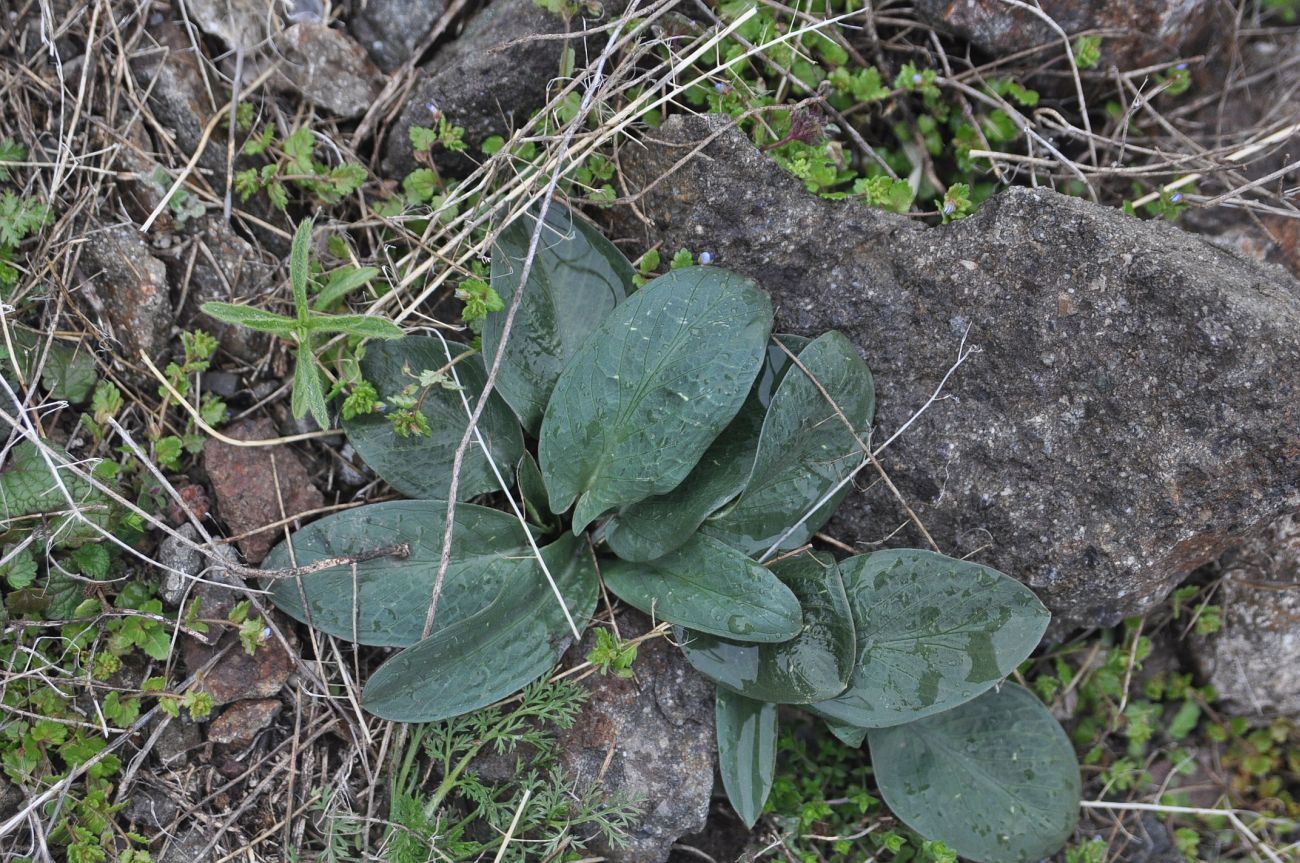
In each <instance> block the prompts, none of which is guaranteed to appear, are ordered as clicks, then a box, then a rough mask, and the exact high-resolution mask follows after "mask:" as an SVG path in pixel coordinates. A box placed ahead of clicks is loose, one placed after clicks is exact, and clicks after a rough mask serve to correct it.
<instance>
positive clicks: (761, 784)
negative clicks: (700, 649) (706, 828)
mask: <svg viewBox="0 0 1300 863" xmlns="http://www.w3.org/2000/svg"><path fill="white" fill-rule="evenodd" d="M714 720H715V722H716V724H717V734H718V771H719V772H720V773H721V774H722V785H723V787H724V788H726V789H727V799H728V800H730V801H731V805H732V806H733V807H734V808H735V810H736V814H737V815H739V816H740V820H741V821H744V822H745V826H746V827H753V826H754V824H755V823H756V822H757V821H758V816H759V815H761V814H763V804H764V803H766V802H767V795H768V794H769V793H770V792H771V790H772V780H773V778H775V776H776V731H777V728H776V720H777V716H776V705H775V704H765V703H764V702H762V701H754V700H751V699H749V698H745V697H744V696H741V695H736V694H735V693H733V692H728V691H727V690H725V689H719V690H718V695H717V705H716V707H715V711H714Z"/></svg>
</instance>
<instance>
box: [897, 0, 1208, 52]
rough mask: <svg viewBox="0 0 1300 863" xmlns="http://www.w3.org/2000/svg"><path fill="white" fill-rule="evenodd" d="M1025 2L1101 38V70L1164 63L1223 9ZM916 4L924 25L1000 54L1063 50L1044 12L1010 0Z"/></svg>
mask: <svg viewBox="0 0 1300 863" xmlns="http://www.w3.org/2000/svg"><path fill="white" fill-rule="evenodd" d="M1024 5H1025V6H1033V5H1037V6H1038V7H1039V9H1040V10H1041V11H1042V12H1043V13H1044V14H1045V15H1046V16H1047V17H1048V18H1051V19H1052V21H1054V22H1056V24H1057V25H1058V26H1060V28H1061V29H1062V30H1064V31H1065V32H1066V34H1068V35H1070V36H1074V35H1075V34H1076V33H1085V32H1089V33H1091V32H1097V33H1102V34H1104V38H1103V40H1102V63H1103V64H1104V65H1103V68H1105V66H1108V65H1110V64H1114V65H1116V66H1118V67H1119V68H1120V69H1133V68H1137V67H1140V66H1146V65H1149V64H1152V63H1160V62H1167V61H1169V60H1172V59H1174V58H1176V57H1178V56H1180V55H1182V54H1184V53H1186V52H1187V51H1189V50H1190V49H1191V48H1192V47H1193V46H1194V45H1195V44H1196V42H1197V40H1199V39H1200V38H1201V37H1203V36H1204V35H1205V34H1206V33H1207V32H1209V31H1210V30H1211V29H1212V25H1213V24H1214V22H1215V21H1216V16H1217V15H1218V14H1219V8H1218V7H1219V6H1220V4H1218V3H1217V2H1215V0H1098V2H1089V3H1080V2H1079V0H1041V2H1039V3H1037V4H1034V3H1028V4H1024ZM913 7H914V8H915V10H916V13H917V15H918V16H919V17H920V18H921V20H922V21H925V22H926V23H927V24H929V25H931V26H932V27H936V28H939V29H942V30H948V31H951V32H952V33H954V34H955V35H957V36H960V37H962V38H963V39H967V40H969V41H970V42H971V43H972V44H973V45H974V46H975V47H976V48H979V49H980V50H981V51H984V52H985V53H988V54H990V55H993V56H995V57H1001V56H1005V55H1007V54H1014V53H1016V52H1018V51H1023V50H1024V49H1026V48H1030V47H1035V46H1038V45H1049V44H1050V45H1059V46H1061V47H1062V48H1064V45H1063V44H1062V41H1061V36H1060V34H1059V33H1058V32H1057V31H1056V30H1055V29H1054V28H1053V27H1052V26H1051V24H1049V23H1048V22H1047V21H1046V20H1044V17H1043V15H1039V14H1036V13H1034V12H1032V11H1030V10H1028V9H1025V8H1023V7H1016V6H1013V5H1011V4H1010V3H1007V2H1006V0H916V2H915V3H913ZM1222 32H1223V33H1224V34H1225V35H1227V34H1228V33H1231V32H1232V31H1231V30H1230V29H1225V30H1224V31H1222Z"/></svg>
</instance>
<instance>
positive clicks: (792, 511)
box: [703, 331, 876, 555]
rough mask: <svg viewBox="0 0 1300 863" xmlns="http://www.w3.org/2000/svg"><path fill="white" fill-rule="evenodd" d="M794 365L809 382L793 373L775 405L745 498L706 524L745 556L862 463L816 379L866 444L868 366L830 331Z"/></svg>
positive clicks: (795, 539)
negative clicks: (797, 366) (804, 370)
mask: <svg viewBox="0 0 1300 863" xmlns="http://www.w3.org/2000/svg"><path fill="white" fill-rule="evenodd" d="M799 362H800V363H801V364H802V365H803V366H804V368H806V369H807V371H808V374H804V373H803V371H802V370H801V369H798V368H795V369H792V370H791V372H790V373H789V374H787V375H786V376H785V379H784V380H783V381H782V382H781V385H780V387H778V388H777V391H776V395H774V396H773V397H772V406H771V408H769V410H768V412H767V417H766V418H765V419H764V421H763V431H762V435H761V437H760V438H759V442H758V453H757V455H756V456H755V457H754V466H753V469H752V470H751V472H750V475H749V478H748V480H747V481H746V483H745V489H744V491H743V492H741V493H740V497H739V498H737V500H736V502H735V503H734V504H733V505H732V506H730V507H727V508H726V509H724V510H722V511H721V512H719V513H718V514H716V515H714V516H711V517H710V518H709V519H708V520H707V521H706V522H705V523H704V527H703V530H705V531H706V532H707V533H709V534H710V535H712V536H715V537H717V538H718V539H721V540H722V541H723V542H726V543H728V544H729V545H732V546H735V547H736V548H738V549H740V550H741V551H743V552H744V553H745V554H750V555H760V554H763V553H764V552H766V551H767V549H768V548H769V547H771V546H772V544H773V543H775V542H776V541H777V540H778V539H780V538H781V537H782V536H783V535H784V534H785V532H786V531H787V530H789V529H790V527H791V526H792V525H794V524H796V523H797V522H798V521H799V519H800V518H802V517H803V516H804V514H805V513H807V512H808V510H810V509H812V508H813V507H814V506H815V505H816V504H817V501H819V500H821V498H822V497H823V495H825V494H826V493H827V492H828V491H830V490H831V489H832V488H834V487H835V485H836V484H838V483H839V482H841V481H842V480H844V479H845V478H846V477H847V476H848V475H849V474H850V473H852V471H853V470H854V468H856V467H857V466H858V464H859V463H860V462H861V461H862V459H863V453H862V447H861V446H859V445H858V442H857V440H855V439H854V436H853V434H852V433H850V431H849V429H848V427H847V426H845V424H844V421H843V420H842V419H840V417H839V415H838V414H837V413H836V411H835V408H834V407H833V406H832V405H831V404H830V403H829V402H828V401H827V400H826V396H825V395H823V394H822V392H821V390H820V389H819V388H818V387H817V384H816V383H814V381H813V379H815V380H816V381H817V382H818V383H820V384H821V386H822V388H824V389H825V390H826V393H827V394H829V395H830V397H831V398H832V399H834V401H835V404H837V405H839V408H840V410H841V411H842V412H843V414H844V416H845V417H846V418H847V419H848V420H849V422H850V423H851V424H852V425H853V429H854V430H855V431H856V432H857V433H858V436H859V437H862V438H863V439H864V440H865V436H866V432H867V430H868V428H869V427H870V425H871V419H872V416H873V414H874V413H875V407H876V397H875V384H874V382H873V381H872V378H871V371H870V370H869V369H868V368H867V364H866V363H864V362H863V361H862V358H861V357H860V356H858V352H857V349H856V348H854V347H853V343H852V342H850V341H849V340H848V339H847V338H845V337H844V335H843V334H842V333H838V332H834V331H832V332H829V333H826V334H825V335H822V336H820V337H819V338H817V339H814V340H813V342H812V343H811V344H809V345H808V346H807V347H806V348H804V349H803V350H802V351H800V352H799ZM809 374H811V375H812V379H810V378H809ZM846 492H847V486H846V487H845V489H844V490H842V492H841V494H840V495H839V496H838V498H833V499H831V500H829V501H827V502H826V503H825V504H823V505H822V506H821V507H819V508H818V509H817V511H816V512H815V513H814V514H813V515H812V516H811V517H809V518H808V519H807V520H805V521H804V522H803V523H802V524H801V525H799V527H798V528H797V529H796V530H794V532H792V533H791V534H790V536H789V537H787V538H786V539H785V541H784V542H783V543H782V546H783V547H784V548H795V547H797V546H800V545H803V544H805V543H807V542H808V541H810V540H811V539H812V536H813V534H815V533H816V532H817V531H818V530H819V529H820V528H821V527H822V525H824V524H825V523H826V522H827V521H829V520H830V517H831V514H832V513H833V512H834V511H835V507H836V506H837V505H838V504H839V499H842V497H843V494H844V493H846Z"/></svg>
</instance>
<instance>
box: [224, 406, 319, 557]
mask: <svg viewBox="0 0 1300 863" xmlns="http://www.w3.org/2000/svg"><path fill="white" fill-rule="evenodd" d="M225 434H226V435H227V436H228V437H233V438H235V439H237V440H265V439H268V438H274V437H277V436H278V432H277V431H276V429H275V426H274V425H273V424H272V423H271V421H270V420H269V419H266V418H260V419H256V420H244V421H243V422H240V423H237V424H235V425H233V426H231V427H229V428H227V429H225ZM203 466H204V468H205V469H206V470H207V472H208V478H209V479H210V480H211V481H212V489H213V491H214V492H215V494H216V497H217V512H218V513H219V514H220V515H221V518H222V519H223V520H224V521H225V523H226V526H227V527H228V528H229V529H230V532H231V533H232V534H245V533H249V532H250V531H255V530H257V529H258V528H260V527H264V526H265V525H268V524H274V523H275V522H278V521H280V520H281V519H284V518H291V517H293V516H295V515H298V514H299V513H303V512H308V511H309V510H314V509H319V508H320V507H321V506H323V505H324V503H325V499H324V497H322V496H321V493H320V491H319V490H318V489H317V488H316V486H314V485H312V482H311V477H310V476H308V474H307V469H306V468H305V467H304V466H303V463H302V460H301V459H300V458H299V457H298V454H297V453H295V452H294V451H293V450H292V449H290V448H289V447H288V446H285V445H283V444H281V445H277V446H269V447H266V446H258V447H244V446H235V445H233V444H228V443H224V442H222V441H220V440H217V439H215V438H211V439H209V440H208V441H207V442H206V443H204V445H203ZM277 478H278V483H277ZM277 488H278V491H277ZM282 505H283V506H282ZM282 533H283V529H282V528H270V529H268V530H263V531H258V532H257V533H253V534H251V535H249V536H245V537H244V538H243V539H241V540H239V550H240V551H241V552H243V554H244V558H245V560H247V561H248V562H249V563H251V564H254V565H256V564H258V563H261V562H262V558H264V557H266V553H267V552H268V551H270V550H271V546H273V545H275V543H276V542H277V541H279V539H280V537H281V535H282Z"/></svg>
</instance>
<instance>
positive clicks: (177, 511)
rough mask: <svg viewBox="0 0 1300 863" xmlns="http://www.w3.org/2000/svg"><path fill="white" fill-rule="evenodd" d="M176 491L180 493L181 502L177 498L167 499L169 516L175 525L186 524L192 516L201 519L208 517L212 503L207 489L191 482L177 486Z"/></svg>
mask: <svg viewBox="0 0 1300 863" xmlns="http://www.w3.org/2000/svg"><path fill="white" fill-rule="evenodd" d="M176 493H177V494H178V495H180V498H181V500H180V503H177V502H176V501H175V500H168V501H167V517H168V518H169V519H171V523H172V524H173V525H178V524H184V523H186V522H188V521H189V519H190V517H191V516H193V517H194V518H196V519H198V520H199V521H202V520H203V519H205V518H207V517H208V507H209V505H210V504H209V502H208V491H207V489H205V488H204V487H203V486H201V485H195V484H193V483H190V484H189V485H183V486H180V487H179V488H177V489H176ZM187 513H188V514H187Z"/></svg>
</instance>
